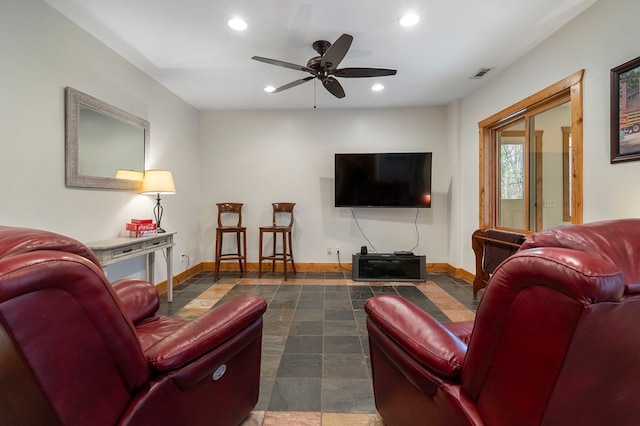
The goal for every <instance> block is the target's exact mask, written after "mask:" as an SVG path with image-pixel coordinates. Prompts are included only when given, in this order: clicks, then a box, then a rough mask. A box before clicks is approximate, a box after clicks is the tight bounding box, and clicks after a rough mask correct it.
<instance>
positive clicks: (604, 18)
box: [452, 0, 640, 271]
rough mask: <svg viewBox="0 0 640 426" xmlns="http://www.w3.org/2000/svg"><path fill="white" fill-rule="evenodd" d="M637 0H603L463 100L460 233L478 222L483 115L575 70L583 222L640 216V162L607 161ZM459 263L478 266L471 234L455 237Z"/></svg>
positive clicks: (634, 47)
mask: <svg viewBox="0 0 640 426" xmlns="http://www.w3.org/2000/svg"><path fill="white" fill-rule="evenodd" d="M638 16H640V2H638V1H637V0H606V1H605V0H600V1H598V2H596V3H595V4H594V5H593V6H591V7H590V8H589V9H587V10H586V11H584V12H583V13H582V14H581V15H579V16H578V17H577V18H576V19H574V20H573V21H571V22H570V23H569V24H567V25H566V26H565V27H563V28H561V29H560V30H559V31H557V32H556V33H555V34H554V35H552V36H551V37H549V38H548V39H547V40H545V41H544V42H543V43H541V44H540V45H539V46H537V47H536V48H535V49H534V50H532V51H531V52H530V53H528V54H527V55H525V56H524V57H523V58H521V59H520V60H519V61H517V62H516V63H515V64H513V65H512V66H511V67H509V68H508V69H506V70H505V71H503V72H501V73H500V74H498V75H496V76H494V77H493V78H492V79H491V80H490V81H488V82H487V83H485V85H483V86H482V88H481V89H479V90H478V91H476V92H475V93H473V94H472V95H470V96H468V97H466V98H465V99H463V100H462V111H461V115H460V122H461V123H462V129H461V134H460V143H461V145H462V148H461V152H460V154H461V156H462V170H463V177H462V181H463V184H462V185H461V191H460V192H457V193H456V197H459V199H461V200H464V202H465V203H468V207H469V209H468V212H469V214H468V215H466V216H465V219H464V220H463V222H462V227H461V232H460V233H461V235H463V236H466V235H471V233H472V232H473V231H474V230H475V229H477V227H478V217H479V213H478V167H477V164H478V142H479V141H478V122H480V121H482V120H484V119H485V118H487V117H489V116H491V115H492V114H494V113H496V112H498V111H500V110H502V109H504V108H506V107H508V106H509V105H512V104H514V103H516V102H518V101H519V100H521V99H524V98H526V97H527V96H529V95H531V94H533V93H535V92H537V91H539V90H542V89H544V88H545V87H547V86H549V85H551V84H553V83H555V82H557V81H559V80H562V79H563V78H565V77H568V76H569V75H571V74H573V73H574V72H576V71H578V70H580V69H585V75H584V86H583V87H584V92H583V96H584V99H583V105H584V123H583V125H584V127H583V130H584V139H583V145H584V147H583V149H584V153H583V155H584V164H583V166H584V222H592V221H597V220H605V219H614V218H622V217H637V216H638V214H639V213H640V198H638V197H635V194H636V193H637V192H638V189H637V184H636V183H637V182H638V180H639V179H640V163H638V162H629V163H623V164H615V165H611V164H610V163H609V158H610V157H609V151H610V140H609V120H610V116H609V106H610V93H609V83H610V80H609V78H610V70H611V68H614V67H616V66H618V65H620V64H622V63H625V62H627V61H629V60H631V59H634V58H636V57H638V56H640V50H639V49H638V43H637V39H638V37H637V27H638V25H637V22H638V20H637V17H638ZM452 244H454V245H457V247H456V248H454V249H453V252H458V253H460V257H461V259H462V262H461V265H459V266H461V267H463V268H464V269H466V270H467V271H473V270H474V269H473V265H474V260H473V259H474V258H473V251H472V250H471V246H470V243H469V242H468V241H467V239H458V240H453V241H452Z"/></svg>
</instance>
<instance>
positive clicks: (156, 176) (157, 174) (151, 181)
mask: <svg viewBox="0 0 640 426" xmlns="http://www.w3.org/2000/svg"><path fill="white" fill-rule="evenodd" d="M140 193H141V194H175V193H176V186H175V185H174V184H173V176H172V175H171V172H170V171H168V170H147V171H145V172H144V180H143V181H142V190H141V191H140Z"/></svg>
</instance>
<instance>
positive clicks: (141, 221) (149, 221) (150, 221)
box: [131, 219, 153, 223]
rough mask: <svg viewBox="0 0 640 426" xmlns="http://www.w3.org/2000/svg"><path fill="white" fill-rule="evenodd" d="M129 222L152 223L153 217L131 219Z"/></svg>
mask: <svg viewBox="0 0 640 426" xmlns="http://www.w3.org/2000/svg"><path fill="white" fill-rule="evenodd" d="M131 223H153V219H131Z"/></svg>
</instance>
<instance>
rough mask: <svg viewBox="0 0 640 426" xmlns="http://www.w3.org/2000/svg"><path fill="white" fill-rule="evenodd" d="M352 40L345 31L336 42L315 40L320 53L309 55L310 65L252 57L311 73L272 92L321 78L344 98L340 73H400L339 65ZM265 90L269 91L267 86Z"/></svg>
mask: <svg viewBox="0 0 640 426" xmlns="http://www.w3.org/2000/svg"><path fill="white" fill-rule="evenodd" d="M352 42H353V36H351V35H349V34H342V35H341V36H340V37H338V39H337V40H336V41H335V42H334V43H333V44H331V43H330V42H328V41H326V40H318V41H315V42H313V44H312V47H313V50H315V51H316V52H317V53H318V56H314V57H313V58H311V59H309V60H308V61H307V65H306V66H305V65H297V64H293V63H290V62H284V61H280V60H277V59H270V58H264V57H261V56H253V57H252V58H251V59H253V60H256V61H259V62H264V63H266V64H270V65H276V66H279V67H284V68H290V69H294V70H298V71H303V72H306V73H309V74H311V76H309V77H305V78H301V79H299V80H295V81H292V82H291V83H287V84H285V85H284V86H280V87H278V88H276V89H274V90H272V91H271V92H272V93H278V92H282V91H283V90H287V89H291V88H292V87H295V86H298V85H300V84H302V83H306V82H307V81H310V80H313V79H315V78H317V79H318V80H320V81H321V82H322V86H323V87H324V88H325V89H327V91H328V92H329V93H331V94H332V95H333V96H335V97H336V98H338V99H341V98H344V97H345V92H344V89H343V87H342V85H341V84H340V82H339V81H338V80H337V79H336V77H339V78H367V77H384V76H389V75H396V73H397V71H396V70H392V69H386V68H338V65H340V62H342V60H343V59H344V57H345V56H346V55H347V52H348V51H349V48H350V47H351V43H352ZM265 91H267V90H266V88H265Z"/></svg>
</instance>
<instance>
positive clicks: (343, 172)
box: [335, 152, 432, 208]
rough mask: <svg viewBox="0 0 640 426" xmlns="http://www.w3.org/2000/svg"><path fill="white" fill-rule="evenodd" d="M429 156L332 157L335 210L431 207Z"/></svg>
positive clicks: (348, 155)
mask: <svg viewBox="0 0 640 426" xmlns="http://www.w3.org/2000/svg"><path fill="white" fill-rule="evenodd" d="M431 157H432V155H431V153H430V152H403V153H395V152H394V153H375V154H373V153H366V154H365V153H363V154H335V206H336V207H423V208H424V207H431Z"/></svg>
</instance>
